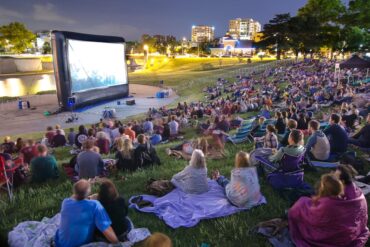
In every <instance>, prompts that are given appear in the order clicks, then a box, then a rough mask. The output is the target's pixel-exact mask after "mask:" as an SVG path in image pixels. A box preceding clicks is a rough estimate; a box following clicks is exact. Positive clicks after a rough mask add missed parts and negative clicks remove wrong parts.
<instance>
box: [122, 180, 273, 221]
mask: <svg viewBox="0 0 370 247" xmlns="http://www.w3.org/2000/svg"><path fill="white" fill-rule="evenodd" d="M208 186H209V191H208V192H206V193H203V194H186V193H184V192H183V191H181V190H180V189H178V188H176V189H174V190H173V191H171V192H170V193H168V194H167V195H165V196H163V197H155V196H150V195H143V196H142V197H143V200H145V201H149V202H151V203H152V204H153V206H149V207H143V208H140V207H139V206H138V205H137V204H135V203H133V202H132V200H133V199H134V198H136V196H134V197H131V198H130V200H129V202H130V207H131V208H136V209H137V210H139V211H141V212H145V213H154V214H155V215H157V216H158V217H159V218H160V219H163V220H164V222H165V223H166V224H167V225H168V226H170V227H172V228H178V227H181V226H184V227H193V226H195V225H196V224H198V223H199V221H200V220H202V219H212V218H218V217H224V216H228V215H231V214H235V213H238V212H240V211H243V210H246V209H245V208H238V207H235V206H234V205H232V204H231V203H230V202H229V201H228V199H227V198H226V195H225V189H224V188H223V187H221V186H220V185H219V184H218V183H217V182H216V181H214V180H208ZM265 203H266V199H265V198H264V197H262V199H261V202H260V204H265Z"/></svg>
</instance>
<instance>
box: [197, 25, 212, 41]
mask: <svg viewBox="0 0 370 247" xmlns="http://www.w3.org/2000/svg"><path fill="white" fill-rule="evenodd" d="M214 37H215V28H214V27H212V26H205V25H199V26H193V27H192V28H191V41H192V42H197V43H202V42H210V41H212V40H213V39H214Z"/></svg>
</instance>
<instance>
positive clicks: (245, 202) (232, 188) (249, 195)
mask: <svg viewBox="0 0 370 247" xmlns="http://www.w3.org/2000/svg"><path fill="white" fill-rule="evenodd" d="M212 178H213V179H215V180H216V181H217V183H218V184H220V185H221V186H222V187H224V188H225V191H226V196H227V198H228V199H229V200H230V202H231V203H232V204H234V205H235V206H237V207H241V208H252V207H254V206H256V205H258V204H260V203H261V200H262V198H263V196H262V194H261V191H260V185H259V182H258V175H257V169H256V167H254V166H251V164H250V161H249V154H248V153H246V152H242V151H240V152H239V153H237V154H236V156H235V168H234V169H233V170H232V171H231V180H228V179H227V178H225V177H224V176H221V175H220V173H219V171H215V172H214V173H213V177H212Z"/></svg>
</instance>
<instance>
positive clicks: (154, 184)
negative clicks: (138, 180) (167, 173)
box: [146, 178, 175, 197]
mask: <svg viewBox="0 0 370 247" xmlns="http://www.w3.org/2000/svg"><path fill="white" fill-rule="evenodd" d="M174 188H175V186H173V184H172V183H171V182H170V181H169V180H155V179H153V178H151V179H149V181H148V182H147V186H146V190H147V191H148V193H149V194H150V195H155V196H159V197H161V196H164V195H166V194H168V193H170V192H171V191H172V190H173V189H174Z"/></svg>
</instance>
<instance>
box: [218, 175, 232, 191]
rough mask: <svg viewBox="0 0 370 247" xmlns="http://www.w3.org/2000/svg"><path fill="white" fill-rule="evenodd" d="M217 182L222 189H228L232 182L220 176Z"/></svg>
mask: <svg viewBox="0 0 370 247" xmlns="http://www.w3.org/2000/svg"><path fill="white" fill-rule="evenodd" d="M216 181H217V183H218V184H219V185H221V186H222V187H224V188H225V187H226V185H227V184H228V183H230V181H229V179H227V178H225V177H224V176H219V177H218V179H217V180H216Z"/></svg>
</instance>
